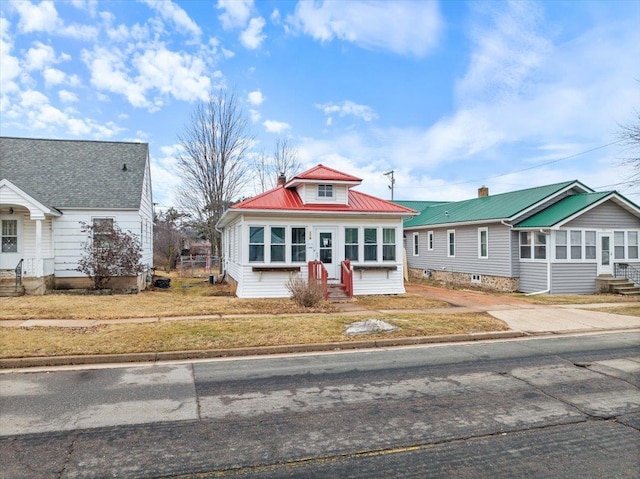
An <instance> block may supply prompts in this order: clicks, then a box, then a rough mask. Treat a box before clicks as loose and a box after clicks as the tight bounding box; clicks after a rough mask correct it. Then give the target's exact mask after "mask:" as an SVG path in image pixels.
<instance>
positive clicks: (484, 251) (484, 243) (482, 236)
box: [478, 228, 489, 259]
mask: <svg viewBox="0 0 640 479" xmlns="http://www.w3.org/2000/svg"><path fill="white" fill-rule="evenodd" d="M488 257H489V228H478V258H481V259H486V258H488Z"/></svg>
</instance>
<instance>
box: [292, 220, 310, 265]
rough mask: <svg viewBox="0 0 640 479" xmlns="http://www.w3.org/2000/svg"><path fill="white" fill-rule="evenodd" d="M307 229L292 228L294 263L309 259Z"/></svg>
mask: <svg viewBox="0 0 640 479" xmlns="http://www.w3.org/2000/svg"><path fill="white" fill-rule="evenodd" d="M306 237H307V229H306V228H291V261H292V262H293V263H298V262H303V263H304V262H305V261H306V260H307V244H306Z"/></svg>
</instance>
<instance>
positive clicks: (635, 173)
mask: <svg viewBox="0 0 640 479" xmlns="http://www.w3.org/2000/svg"><path fill="white" fill-rule="evenodd" d="M618 137H619V138H620V140H622V144H623V145H624V146H625V149H624V151H625V153H626V154H628V155H629V156H627V157H626V158H624V159H623V160H622V162H623V164H625V165H629V166H631V171H632V174H631V176H630V177H629V182H630V183H631V184H632V185H634V186H638V185H640V112H636V118H635V119H634V120H632V121H631V123H627V124H625V125H620V131H619V132H618Z"/></svg>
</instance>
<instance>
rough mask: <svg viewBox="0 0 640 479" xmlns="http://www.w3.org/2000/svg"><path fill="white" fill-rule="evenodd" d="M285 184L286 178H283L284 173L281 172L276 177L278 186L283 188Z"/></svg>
mask: <svg viewBox="0 0 640 479" xmlns="http://www.w3.org/2000/svg"><path fill="white" fill-rule="evenodd" d="M286 182H287V177H286V176H284V171H282V172H280V175H278V186H284V185H285V183H286Z"/></svg>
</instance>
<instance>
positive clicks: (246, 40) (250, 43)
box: [240, 17, 267, 50]
mask: <svg viewBox="0 0 640 479" xmlns="http://www.w3.org/2000/svg"><path fill="white" fill-rule="evenodd" d="M264 25H265V21H264V18H262V17H256V18H252V19H251V20H250V21H249V26H248V27H247V29H246V30H244V31H243V32H242V33H241V34H240V43H242V45H243V46H244V47H245V48H248V49H249V50H255V49H256V48H258V47H259V46H260V45H261V44H262V42H263V41H264V39H265V38H267V36H266V35H265V34H264V33H262V29H263V28H264Z"/></svg>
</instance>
